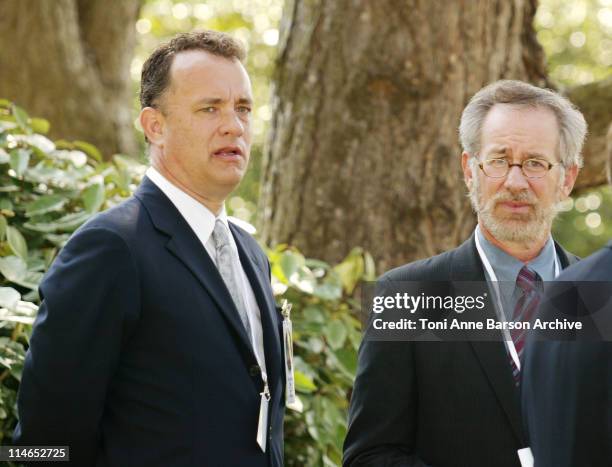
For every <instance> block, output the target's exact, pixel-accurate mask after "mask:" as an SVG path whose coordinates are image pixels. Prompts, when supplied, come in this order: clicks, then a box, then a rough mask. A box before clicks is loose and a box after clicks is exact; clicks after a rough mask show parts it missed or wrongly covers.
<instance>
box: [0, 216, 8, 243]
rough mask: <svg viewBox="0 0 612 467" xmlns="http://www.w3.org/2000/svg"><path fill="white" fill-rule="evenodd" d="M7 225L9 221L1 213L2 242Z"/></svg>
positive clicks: (0, 234)
mask: <svg viewBox="0 0 612 467" xmlns="http://www.w3.org/2000/svg"><path fill="white" fill-rule="evenodd" d="M7 226H8V222H7V220H6V217H4V216H1V215H0V242H2V241H3V240H4V237H5V235H6V228H7Z"/></svg>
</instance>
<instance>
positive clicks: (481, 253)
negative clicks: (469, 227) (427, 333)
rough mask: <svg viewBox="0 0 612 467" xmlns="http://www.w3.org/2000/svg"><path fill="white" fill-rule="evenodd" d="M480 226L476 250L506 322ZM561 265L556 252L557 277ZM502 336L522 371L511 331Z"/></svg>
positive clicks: (499, 315) (499, 310)
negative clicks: (480, 233)
mask: <svg viewBox="0 0 612 467" xmlns="http://www.w3.org/2000/svg"><path fill="white" fill-rule="evenodd" d="M479 232H480V226H478V225H477V226H476V232H475V233H474V240H475V241H476V250H478V255H479V256H480V260H481V261H482V264H483V266H484V268H485V270H486V271H487V274H488V275H489V279H491V285H492V286H493V292H494V295H495V302H496V305H497V306H496V309H497V317H498V319H499V320H500V321H506V317H505V315H504V306H503V304H502V300H501V293H500V291H499V281H498V280H497V275H496V274H495V271H493V266H491V262H490V261H489V258H487V255H486V254H485V252H484V249H483V248H482V245H481V244H480V239H479V238H478V237H479ZM560 270H561V268H560V265H559V258H557V253H556V252H555V277H557V276H558V275H559V273H560ZM502 334H503V335H504V340H505V341H506V345H507V346H508V351H509V352H510V356H511V357H512V360H514V364H515V365H516V367H517V368H518V369H519V370H520V369H521V361H520V359H519V356H518V353H517V351H516V347H515V346H514V341H513V340H512V336H510V331H508V330H507V329H505V328H504V329H503V330H502Z"/></svg>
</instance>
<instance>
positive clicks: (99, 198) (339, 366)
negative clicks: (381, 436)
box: [0, 100, 374, 466]
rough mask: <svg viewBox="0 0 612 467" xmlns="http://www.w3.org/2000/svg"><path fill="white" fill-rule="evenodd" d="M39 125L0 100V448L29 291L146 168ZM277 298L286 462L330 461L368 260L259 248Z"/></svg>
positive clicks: (10, 426)
mask: <svg viewBox="0 0 612 467" xmlns="http://www.w3.org/2000/svg"><path fill="white" fill-rule="evenodd" d="M48 129H49V123H48V122H46V121H45V120H42V119H36V118H30V117H28V115H27V114H26V112H25V111H24V110H22V109H20V108H19V107H16V106H15V105H13V104H11V103H10V102H8V101H2V100H0V444H10V439H11V436H12V432H13V430H14V427H15V424H16V422H17V411H16V398H17V390H18V387H19V381H20V379H21V371H22V368H23V361H24V357H25V352H26V349H27V346H28V339H29V336H30V333H31V327H32V323H33V321H34V317H35V315H36V311H37V305H36V304H37V303H38V302H39V297H38V295H37V291H36V290H37V287H38V284H39V283H40V280H41V279H42V276H43V274H44V272H45V271H46V270H47V269H48V267H49V265H50V264H51V262H52V261H53V259H54V258H55V256H56V255H57V252H58V250H59V248H61V247H62V246H63V245H64V243H65V242H66V240H67V239H68V237H69V236H70V234H71V233H72V232H73V231H74V230H76V229H77V228H78V227H79V226H80V225H81V224H82V223H83V222H85V221H86V220H87V219H88V218H89V217H91V216H92V215H94V214H95V213H96V212H98V211H100V210H103V209H106V208H108V207H110V206H112V205H114V204H116V203H118V202H120V201H121V200H123V199H125V198H126V197H128V196H129V195H130V194H131V193H132V191H133V190H134V189H135V188H136V186H137V185H138V183H139V181H140V179H141V178H142V175H143V174H144V171H145V170H146V167H145V166H143V165H141V164H139V163H137V162H135V161H133V160H131V159H129V158H126V157H122V156H115V157H114V158H113V160H112V161H111V162H103V161H102V160H101V157H100V154H99V152H98V150H97V149H96V148H95V147H93V146H91V145H89V144H87V143H84V142H80V141H75V142H67V141H56V142H52V141H50V140H49V139H48V138H46V137H45V136H44V134H45V133H46V132H47V131H48ZM268 256H269V259H270V263H271V266H272V276H273V278H272V279H273V288H274V290H275V295H277V300H280V299H282V298H286V299H287V300H289V301H290V302H291V303H292V304H293V312H292V321H293V326H294V347H295V354H294V355H295V368H296V373H295V377H296V390H297V392H298V397H299V398H300V401H301V403H302V405H303V409H302V412H296V411H292V410H288V411H287V416H286V419H285V459H286V464H287V465H288V466H293V465H295V466H298V465H300V466H303V465H307V466H315V465H316V466H319V465H330V466H331V465H339V464H340V463H341V452H342V442H343V439H344V436H345V433H346V415H347V413H346V412H347V405H348V394H349V391H350V388H351V386H352V383H353V379H354V376H355V365H356V360H357V348H358V345H359V341H360V339H361V335H360V331H359V329H360V324H359V321H358V320H357V318H356V316H357V312H356V310H357V307H358V303H357V302H356V301H355V300H354V299H353V298H351V297H352V295H354V291H355V288H356V286H357V285H358V283H359V281H360V280H361V279H362V278H367V279H372V278H373V275H374V267H373V262H372V259H371V257H370V256H369V255H367V254H365V253H364V252H362V251H361V250H360V249H355V250H353V251H352V252H351V253H350V254H349V255H348V256H347V258H346V259H345V260H344V261H342V262H341V263H340V264H338V265H336V266H335V267H332V266H330V265H328V264H326V263H324V262H322V261H317V260H312V259H306V258H304V257H303V255H301V254H300V253H299V252H298V251H297V250H295V249H294V248H290V247H288V246H285V245H282V246H279V247H277V248H275V249H273V250H269V251H268Z"/></svg>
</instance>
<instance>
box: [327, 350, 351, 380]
mask: <svg viewBox="0 0 612 467" xmlns="http://www.w3.org/2000/svg"><path fill="white" fill-rule="evenodd" d="M330 356H333V358H332V362H333V363H335V364H336V366H337V368H338V369H340V370H341V371H342V372H343V373H344V374H345V375H346V376H348V377H349V378H351V379H354V378H355V372H356V371H357V352H355V351H354V350H352V349H346V348H342V349H338V350H335V351H334V352H332V353H331V354H330Z"/></svg>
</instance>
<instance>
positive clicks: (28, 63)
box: [0, 0, 141, 157]
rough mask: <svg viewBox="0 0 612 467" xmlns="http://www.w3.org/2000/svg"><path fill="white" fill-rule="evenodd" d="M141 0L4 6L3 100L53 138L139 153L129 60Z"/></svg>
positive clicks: (0, 28) (28, 1)
mask: <svg viewBox="0 0 612 467" xmlns="http://www.w3.org/2000/svg"><path fill="white" fill-rule="evenodd" d="M140 3H141V0H53V1H45V0H0V11H1V12H2V14H1V15H0V70H2V73H1V74H0V97H2V98H6V99H10V100H13V101H15V102H16V103H17V104H18V105H20V106H23V107H24V108H26V109H27V110H28V111H29V112H30V113H32V114H33V115H35V116H41V117H45V118H47V119H48V120H50V121H51V123H52V127H51V137H55V138H59V137H61V138H65V139H79V140H85V141H87V142H90V143H93V144H95V145H96V146H97V147H98V148H99V149H100V150H101V151H102V153H103V154H104V155H105V157H110V156H111V155H113V154H114V153H117V152H123V153H127V154H136V152H137V148H138V146H137V144H136V140H135V136H134V130H133V124H132V115H131V108H132V102H133V98H132V89H131V81H130V77H129V68H130V61H131V59H132V53H133V48H134V42H135V31H134V22H135V21H136V19H137V18H138V14H139V10H140Z"/></svg>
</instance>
